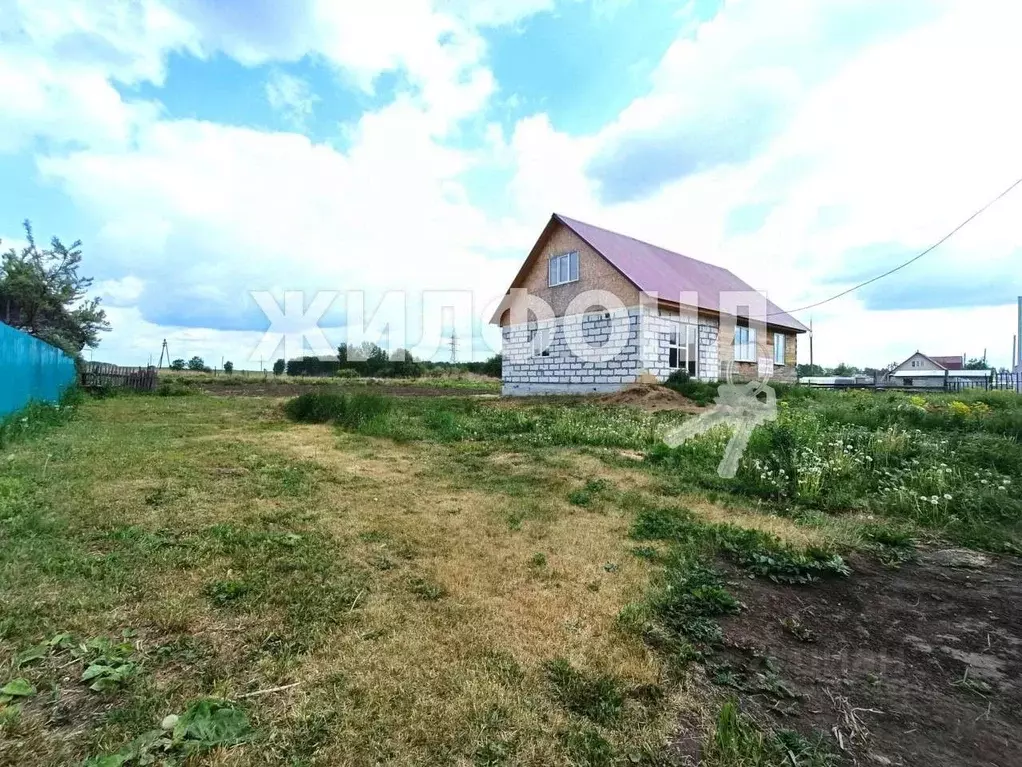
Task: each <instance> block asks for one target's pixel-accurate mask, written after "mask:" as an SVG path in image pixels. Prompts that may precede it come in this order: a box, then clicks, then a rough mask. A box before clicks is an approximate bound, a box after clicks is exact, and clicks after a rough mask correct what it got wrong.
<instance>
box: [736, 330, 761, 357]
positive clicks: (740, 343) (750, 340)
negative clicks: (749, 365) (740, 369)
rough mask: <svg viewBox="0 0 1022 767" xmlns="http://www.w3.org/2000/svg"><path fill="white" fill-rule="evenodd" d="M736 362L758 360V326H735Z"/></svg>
mask: <svg viewBox="0 0 1022 767" xmlns="http://www.w3.org/2000/svg"><path fill="white" fill-rule="evenodd" d="M734 350H735V362H756V328H750V327H749V326H748V325H744V326H743V325H739V326H737V327H736V328H735V342H734Z"/></svg>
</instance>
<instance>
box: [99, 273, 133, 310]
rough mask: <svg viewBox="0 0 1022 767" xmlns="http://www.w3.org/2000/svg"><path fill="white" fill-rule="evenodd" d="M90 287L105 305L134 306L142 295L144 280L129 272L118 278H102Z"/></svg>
mask: <svg viewBox="0 0 1022 767" xmlns="http://www.w3.org/2000/svg"><path fill="white" fill-rule="evenodd" d="M92 287H93V290H92V292H93V293H94V294H95V295H97V296H99V297H100V298H101V299H102V300H103V303H104V304H105V305H106V306H134V305H135V303H136V302H137V301H138V299H139V298H141V297H142V292H143V291H144V290H145V282H143V281H142V280H140V279H139V278H138V277H135V276H133V275H130V274H129V275H128V276H127V277H121V278H120V279H118V280H103V281H102V282H98V283H96V284H95V285H93V286H92Z"/></svg>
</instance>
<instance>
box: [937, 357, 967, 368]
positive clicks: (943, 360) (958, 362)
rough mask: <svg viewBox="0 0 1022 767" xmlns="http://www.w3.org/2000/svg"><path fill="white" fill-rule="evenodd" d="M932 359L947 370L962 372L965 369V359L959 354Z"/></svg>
mask: <svg viewBox="0 0 1022 767" xmlns="http://www.w3.org/2000/svg"><path fill="white" fill-rule="evenodd" d="M930 359H931V360H933V361H934V362H936V363H937V364H938V365H940V366H941V367H942V368H945V369H946V370H962V369H963V368H964V367H965V360H964V358H962V357H959V356H958V355H957V354H956V355H955V356H953V357H930Z"/></svg>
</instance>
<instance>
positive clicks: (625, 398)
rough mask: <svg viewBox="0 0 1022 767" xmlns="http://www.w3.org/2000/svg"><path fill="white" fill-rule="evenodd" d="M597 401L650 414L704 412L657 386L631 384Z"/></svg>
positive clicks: (691, 402)
mask: <svg viewBox="0 0 1022 767" xmlns="http://www.w3.org/2000/svg"><path fill="white" fill-rule="evenodd" d="M599 401H600V402H602V403H604V404H607V405H631V406H633V407H638V408H642V409H643V410H648V411H650V412H658V411H661V410H679V411H681V412H682V413H701V412H703V410H705V408H703V407H700V406H699V405H697V404H696V403H695V402H693V401H692V400H690V399H689V398H688V397H686V396H684V395H683V394H679V393H678V392H676V391H674V390H673V389H668V388H667V387H666V386H659V385H657V384H642V383H637V384H631V385H629V386H627V387H626V388H624V389H622V390H621V391H619V392H615V393H614V394H607V395H604V396H602V397H600V398H599Z"/></svg>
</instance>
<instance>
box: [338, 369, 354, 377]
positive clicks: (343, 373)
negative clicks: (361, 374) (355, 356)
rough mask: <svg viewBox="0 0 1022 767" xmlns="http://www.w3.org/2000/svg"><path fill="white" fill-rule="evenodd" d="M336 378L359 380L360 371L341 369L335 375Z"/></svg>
mask: <svg viewBox="0 0 1022 767" xmlns="http://www.w3.org/2000/svg"><path fill="white" fill-rule="evenodd" d="M334 378H358V371H357V370H354V369H352V368H341V369H340V370H338V371H336V372H335V373H334Z"/></svg>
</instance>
